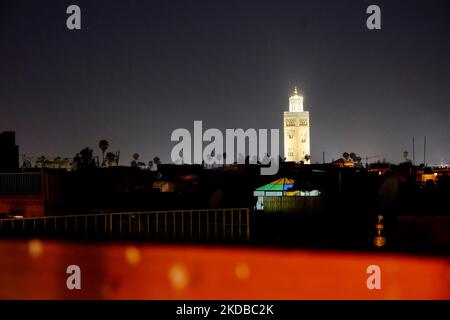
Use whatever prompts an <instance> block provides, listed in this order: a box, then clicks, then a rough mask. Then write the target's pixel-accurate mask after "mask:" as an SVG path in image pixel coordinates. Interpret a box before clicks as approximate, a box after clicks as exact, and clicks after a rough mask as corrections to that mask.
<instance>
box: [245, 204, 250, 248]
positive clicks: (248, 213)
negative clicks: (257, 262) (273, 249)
mask: <svg viewBox="0 0 450 320" xmlns="http://www.w3.org/2000/svg"><path fill="white" fill-rule="evenodd" d="M245 210H246V211H247V241H250V212H249V210H248V208H247V209H245Z"/></svg>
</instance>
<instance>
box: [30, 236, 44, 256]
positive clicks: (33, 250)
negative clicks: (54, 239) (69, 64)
mask: <svg viewBox="0 0 450 320" xmlns="http://www.w3.org/2000/svg"><path fill="white" fill-rule="evenodd" d="M42 252H44V245H43V244H42V241H41V240H38V239H32V240H30V241H29V242H28V254H29V255H30V256H31V257H32V258H39V257H40V256H41V255H42Z"/></svg>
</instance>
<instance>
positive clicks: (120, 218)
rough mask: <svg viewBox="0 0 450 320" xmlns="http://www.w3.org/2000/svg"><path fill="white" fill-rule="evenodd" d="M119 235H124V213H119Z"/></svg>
mask: <svg viewBox="0 0 450 320" xmlns="http://www.w3.org/2000/svg"><path fill="white" fill-rule="evenodd" d="M119 237H122V214H121V213H119Z"/></svg>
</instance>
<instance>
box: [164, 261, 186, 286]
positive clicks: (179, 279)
mask: <svg viewBox="0 0 450 320" xmlns="http://www.w3.org/2000/svg"><path fill="white" fill-rule="evenodd" d="M169 281H170V284H171V285H172V287H173V288H174V289H175V290H183V289H184V288H186V287H187V285H188V284H189V275H188V272H187V270H186V268H185V267H184V266H183V265H182V264H175V265H173V266H172V267H171V268H170V269H169Z"/></svg>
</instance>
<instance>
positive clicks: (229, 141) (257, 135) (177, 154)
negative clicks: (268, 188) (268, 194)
mask: <svg viewBox="0 0 450 320" xmlns="http://www.w3.org/2000/svg"><path fill="white" fill-rule="evenodd" d="M170 139H171V141H177V142H178V143H177V144H176V145H175V146H174V147H173V148H172V152H171V159H172V162H173V163H188V164H190V163H196V164H201V163H205V164H207V165H215V164H216V165H221V164H234V163H237V164H244V163H250V164H256V163H261V164H262V166H261V174H262V175H274V174H276V173H277V172H278V168H279V161H280V160H279V159H280V150H279V144H280V143H279V130H278V129H271V130H270V151H269V150H268V149H269V148H268V130H267V129H259V130H258V131H257V130H256V129H247V130H246V131H244V130H243V129H226V130H225V148H224V135H223V134H222V132H221V131H220V130H219V129H215V128H210V129H207V130H206V131H205V132H203V124H202V121H194V138H193V139H192V135H191V132H189V130H187V129H185V128H179V129H176V130H174V131H173V132H172V135H171V138H170ZM246 141H248V144H246ZM192 142H193V150H192ZM205 142H209V144H208V145H206V147H205V148H203V144H204V143H205ZM235 142H236V144H235ZM247 150H248V153H247V152H246V151H247ZM192 151H193V152H192Z"/></svg>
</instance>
